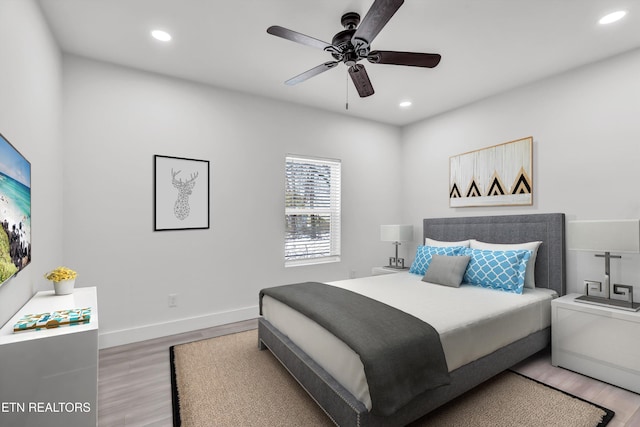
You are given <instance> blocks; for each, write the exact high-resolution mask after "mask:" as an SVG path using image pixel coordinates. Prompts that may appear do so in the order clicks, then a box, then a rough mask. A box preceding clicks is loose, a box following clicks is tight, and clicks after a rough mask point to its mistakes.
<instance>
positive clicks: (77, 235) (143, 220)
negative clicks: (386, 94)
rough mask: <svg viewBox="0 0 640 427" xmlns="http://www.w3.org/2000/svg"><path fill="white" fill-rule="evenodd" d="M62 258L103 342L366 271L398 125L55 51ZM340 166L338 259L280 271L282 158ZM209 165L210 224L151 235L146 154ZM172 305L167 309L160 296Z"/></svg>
mask: <svg viewBox="0 0 640 427" xmlns="http://www.w3.org/2000/svg"><path fill="white" fill-rule="evenodd" d="M63 64H64V68H63V69H64V73H63V77H64V78H63V79H64V85H63V87H64V90H63V93H64V109H63V111H64V126H63V135H64V149H63V150H64V157H65V159H67V162H66V163H65V169H64V200H65V216H64V221H65V222H64V229H65V236H64V253H65V259H67V260H68V261H67V262H68V264H69V265H70V266H71V267H73V268H75V269H76V270H77V271H78V272H79V276H78V280H77V283H78V285H79V286H97V287H98V298H99V309H100V329H101V345H102V346H110V345H116V344H120V343H124V342H129V341H132V340H137V339H146V338H151V337H153V336H159V335H166V334H168V333H176V332H182V331H185V330H193V329H197V328H198V327H207V326H210V325H215V324H220V323H226V322H230V321H234V320H241V319H247V318H253V317H257V315H258V311H257V302H258V291H259V290H260V289H261V288H262V287H266V286H274V285H279V284H286V283H293V282H297V281H306V280H318V281H326V280H336V279H344V278H348V277H349V276H350V275H351V274H352V272H355V275H357V276H363V275H368V274H369V272H370V270H371V268H372V267H373V266H374V265H381V264H382V263H384V262H385V261H386V260H387V257H388V256H389V254H390V253H391V251H392V246H391V245H388V244H385V243H383V242H380V241H379V225H380V224H384V223H396V222H398V221H399V220H400V217H401V210H400V207H399V203H398V202H399V200H400V195H399V193H398V192H397V189H398V184H399V183H400V174H399V171H398V169H397V165H398V164H399V162H400V152H399V147H400V130H399V129H397V128H395V127H392V126H387V125H382V124H378V123H375V122H369V121H364V120H360V119H353V118H350V117H348V116H346V115H345V116H342V115H338V114H329V113H323V112H320V111H318V110H313V109H308V108H305V107H300V106H295V105H291V104H286V103H280V102H275V101H271V100H266V99H262V98H257V97H253V96H249V95H244V94H240V93H236V92H229V91H225V90H221V89H216V88H212V87H208V86H204V85H200V84H195V83H190V82H186V81H182V80H176V79H171V78H167V77H162V76H158V75H154V74H150V73H145V72H140V71H135V70H132V69H126V68H121V67H117V66H114V65H109V64H105V63H100V62H95V61H90V60H87V59H82V58H79V57H73V56H69V57H67V56H65V57H64V60H63ZM287 153H294V154H302V155H312V156H320V157H329V158H337V159H341V160H342V173H343V178H342V190H343V205H342V219H343V223H342V231H343V234H342V236H343V240H342V261H341V262H340V263H334V264H326V265H321V266H312V267H295V268H286V269H285V268H284V265H283V250H284V249H283V244H284V243H283V239H284V217H283V214H284V158H285V155H286V154H287ZM154 154H161V155H169V156H177V157H187V158H195V159H204V160H209V161H210V162H211V174H212V179H211V188H212V190H211V206H212V214H211V229H209V230H188V231H162V232H154V231H153V155H154ZM173 293H175V294H178V296H177V302H178V307H176V308H169V307H168V301H167V299H168V294H173Z"/></svg>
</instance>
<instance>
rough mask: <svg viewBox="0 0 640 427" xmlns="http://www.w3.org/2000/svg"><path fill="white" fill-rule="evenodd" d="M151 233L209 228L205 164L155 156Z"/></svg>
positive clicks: (178, 158)
mask: <svg viewBox="0 0 640 427" xmlns="http://www.w3.org/2000/svg"><path fill="white" fill-rule="evenodd" d="M153 175H154V180H153V194H154V202H153V205H154V212H153V229H154V231H168V230H202V229H208V228H210V222H211V221H210V218H211V201H210V180H211V174H210V163H209V161H208V160H198V159H189V158H185V157H174V156H163V155H159V154H156V155H154V162H153Z"/></svg>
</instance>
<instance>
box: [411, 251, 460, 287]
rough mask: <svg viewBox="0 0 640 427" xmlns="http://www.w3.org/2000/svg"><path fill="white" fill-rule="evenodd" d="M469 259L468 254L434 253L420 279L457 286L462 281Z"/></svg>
mask: <svg viewBox="0 0 640 427" xmlns="http://www.w3.org/2000/svg"><path fill="white" fill-rule="evenodd" d="M470 259H471V257H470V256H469V255H454V256H449V255H437V254H434V255H433V258H431V264H429V268H427V272H426V273H425V274H424V277H423V278H422V281H423V282H429V283H435V284H438V285H444V286H451V287H454V288H457V287H459V286H460V283H462V278H463V277H464V272H465V271H466V270H467V265H468V264H469V260H470Z"/></svg>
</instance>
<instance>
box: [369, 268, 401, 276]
mask: <svg viewBox="0 0 640 427" xmlns="http://www.w3.org/2000/svg"><path fill="white" fill-rule="evenodd" d="M402 271H409V267H405V268H393V267H373V268H372V269H371V274H372V275H374V276H381V275H383V274H393V273H400V272H402Z"/></svg>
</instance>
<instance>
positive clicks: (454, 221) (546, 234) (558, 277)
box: [422, 213, 566, 295]
mask: <svg viewBox="0 0 640 427" xmlns="http://www.w3.org/2000/svg"><path fill="white" fill-rule="evenodd" d="M423 225H424V232H423V239H422V242H423V243H424V238H425V237H430V238H432V239H436V240H444V241H458V240H466V239H477V240H481V241H483V242H489V243H524V242H532V241H538V240H540V241H542V244H541V245H540V248H539V249H538V257H537V258H536V276H535V277H536V286H537V287H541V288H551V289H553V290H555V291H556V292H557V293H558V295H564V294H565V290H566V285H565V282H566V271H565V241H564V240H565V238H564V214H562V213H551V214H532V215H505V216H479V217H456V218H426V219H424V220H423Z"/></svg>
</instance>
